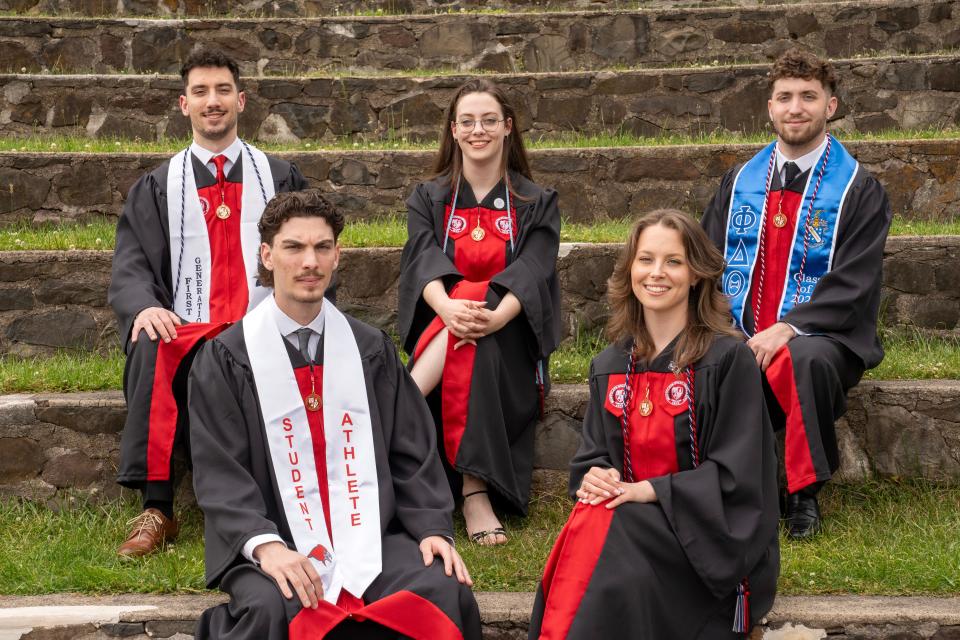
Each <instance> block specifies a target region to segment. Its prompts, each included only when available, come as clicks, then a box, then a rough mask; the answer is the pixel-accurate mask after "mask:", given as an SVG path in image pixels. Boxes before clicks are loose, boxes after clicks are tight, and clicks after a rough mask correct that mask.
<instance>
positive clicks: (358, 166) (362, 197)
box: [0, 137, 960, 224]
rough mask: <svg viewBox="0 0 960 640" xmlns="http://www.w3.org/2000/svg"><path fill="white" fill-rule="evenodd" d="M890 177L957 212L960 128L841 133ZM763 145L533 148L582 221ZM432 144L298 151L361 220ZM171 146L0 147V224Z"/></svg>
mask: <svg viewBox="0 0 960 640" xmlns="http://www.w3.org/2000/svg"><path fill="white" fill-rule="evenodd" d="M845 144H846V146H847V147H848V148H849V149H850V151H851V152H852V153H853V154H854V155H855V156H856V157H857V159H858V160H859V161H860V162H861V163H862V164H863V165H864V167H865V168H867V169H868V170H869V171H870V172H871V173H873V175H874V176H876V177H877V179H878V180H880V182H881V183H882V184H883V185H884V187H885V188H886V190H887V194H888V196H889V197H890V202H891V205H892V207H893V211H894V214H895V215H897V216H900V217H902V218H905V219H910V220H938V221H951V220H957V219H958V218H960V137H958V138H951V139H939V140H890V141H859V142H858V141H851V142H847V143H845ZM761 146H762V145H759V144H746V145H736V144H722V145H721V144H704V145H690V146H659V147H656V146H647V147H619V148H580V149H578V148H566V149H540V150H534V151H531V152H530V159H531V162H532V165H533V172H534V177H535V179H536V180H537V182H538V183H540V184H543V185H548V186H551V187H553V188H555V189H557V191H558V192H559V193H560V206H561V211H562V212H563V215H564V216H565V218H566V219H568V220H571V221H575V222H595V221H600V220H605V219H618V218H623V217H627V216H630V215H633V214H636V213H638V212H641V211H647V210H650V209H653V208H657V207H663V206H671V207H678V208H680V209H683V210H685V211H689V212H691V213H695V214H697V215H699V214H700V212H702V211H703V209H704V208H705V207H706V205H707V202H709V200H710V198H711V197H712V196H713V193H714V191H715V190H716V188H717V187H718V186H719V184H720V178H721V176H722V175H723V173H724V172H725V171H726V170H727V169H729V168H730V167H732V166H733V165H734V164H736V163H738V162H743V161H745V160H747V159H748V158H749V157H751V156H752V155H753V154H754V153H756V152H757V150H758V149H760V148H761ZM434 153H435V152H434V151H363V150H355V151H354V150H351V151H325V152H323V151H314V152H302V151H297V152H285V153H279V154H277V155H279V156H281V157H283V158H286V159H288V160H291V161H293V162H295V163H296V164H297V166H299V168H300V170H301V171H302V172H303V173H304V175H306V177H307V178H308V179H309V181H310V183H311V185H313V186H316V187H319V188H321V189H323V190H324V191H325V192H327V193H328V194H329V197H330V198H331V199H332V200H333V201H335V202H336V203H337V204H338V205H339V206H340V207H341V208H342V209H343V210H344V211H346V212H347V213H348V215H350V217H352V218H354V219H359V218H369V217H376V216H383V215H391V214H394V215H395V214H401V215H403V214H405V212H406V209H405V207H404V201H405V200H406V198H407V196H408V195H409V194H410V192H411V190H412V189H413V186H414V185H415V184H416V183H417V182H418V181H420V180H422V179H423V178H424V177H425V175H426V173H427V170H428V168H429V166H430V163H431V162H432V159H433V155H434ZM170 155H171V154H169V153H166V154H147V153H142V154H130V153H96V154H91V153H62V152H50V153H19V152H4V153H0V184H2V185H5V187H6V188H4V189H3V190H0V224H2V223H15V222H31V221H32V222H41V221H56V222H75V221H86V220H90V219H94V218H100V217H115V216H117V215H119V214H120V211H121V210H122V207H123V202H124V200H125V199H126V196H127V191H128V190H129V188H130V186H131V185H132V184H133V183H134V181H136V180H137V179H138V178H139V177H140V176H141V175H143V174H144V173H146V172H147V171H149V170H150V169H152V168H153V167H155V166H157V165H159V164H160V163H161V162H163V161H164V160H166V159H168V158H169V157H170Z"/></svg>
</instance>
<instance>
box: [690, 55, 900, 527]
mask: <svg viewBox="0 0 960 640" xmlns="http://www.w3.org/2000/svg"><path fill="white" fill-rule="evenodd" d="M767 78H768V83H769V87H770V98H769V100H768V102H767V107H768V111H769V115H770V120H771V122H772V124H773V128H774V129H775V131H776V133H777V139H776V141H774V142H772V143H770V144H769V145H767V147H765V148H764V149H763V150H762V151H760V153H758V154H757V155H756V156H754V157H753V158H752V159H750V160H749V161H747V162H746V163H744V164H742V165H738V166H736V167H734V168H733V169H731V170H730V171H728V172H727V174H726V175H725V176H724V177H723V181H722V182H721V183H720V189H719V190H718V191H717V193H716V195H715V196H714V198H713V200H712V201H711V202H710V204H709V205H708V206H707V209H706V211H705V212H704V215H703V221H702V223H703V227H704V229H705V230H706V231H707V234H708V235H709V236H710V238H711V239H712V240H713V241H714V243H715V244H716V245H717V247H718V248H719V249H720V250H721V251H723V252H724V258H725V260H726V267H725V270H724V275H723V285H722V286H723V290H724V293H725V294H727V296H728V297H729V298H730V303H731V308H732V312H733V319H734V322H735V323H736V325H737V326H738V327H739V328H740V329H741V330H742V331H743V332H744V334H746V336H747V337H748V340H747V345H748V346H749V347H750V348H751V350H753V352H754V355H755V356H756V359H757V365H758V366H759V367H760V368H761V370H763V372H764V378H765V386H766V391H767V406H768V408H769V410H770V412H771V417H772V418H773V423H774V425H775V426H777V427H779V428H783V429H785V448H784V466H785V468H786V477H787V504H786V510H785V518H786V520H787V527H788V533H789V535H790V536H791V537H793V538H805V537H808V536H811V535H815V534H816V533H817V531H819V528H820V509H819V505H818V503H817V492H818V491H819V489H820V488H821V487H822V486H823V484H824V483H825V482H826V481H827V480H828V479H829V478H830V477H831V475H832V474H833V472H835V471H836V469H837V467H838V466H839V452H838V449H837V439H836V434H835V432H834V422H835V421H836V420H837V419H838V418H839V417H840V416H842V415H843V413H844V411H845V410H846V392H847V390H848V389H850V388H851V387H852V386H854V385H855V384H857V382H859V380H860V377H861V376H862V375H863V372H864V371H865V370H866V369H870V368H872V367H875V366H877V365H878V364H879V363H880V361H881V360H882V359H883V348H882V347H881V345H880V341H879V340H878V338H877V314H878V312H879V308H880V285H881V273H882V267H883V248H884V244H885V242H886V238H887V231H888V229H889V227H890V220H891V217H892V213H891V210H890V203H889V202H888V200H887V195H886V193H885V192H884V190H883V187H882V186H881V185H880V183H879V182H877V180H876V179H875V178H874V177H873V176H871V175H870V174H869V173H867V171H866V170H864V168H863V167H862V166H861V165H860V164H859V163H858V162H857V161H856V159H854V158H853V156H851V155H850V153H849V152H848V151H847V150H846V149H845V148H844V147H843V145H842V144H840V142H839V141H837V139H836V138H834V137H833V136H831V135H829V134H828V133H827V120H829V119H830V118H831V117H832V116H833V114H834V113H835V112H836V109H837V97H836V86H837V77H836V74H835V72H834V69H833V66H832V65H831V64H830V63H829V62H827V61H824V60H820V59H819V58H817V57H816V56H814V55H812V54H810V53H806V52H802V51H799V50H791V51H788V52H786V53H784V54H783V55H782V56H781V57H780V58H779V59H778V60H777V61H776V62H775V63H774V64H773V67H772V69H771V71H770V73H769V74H768V76H767Z"/></svg>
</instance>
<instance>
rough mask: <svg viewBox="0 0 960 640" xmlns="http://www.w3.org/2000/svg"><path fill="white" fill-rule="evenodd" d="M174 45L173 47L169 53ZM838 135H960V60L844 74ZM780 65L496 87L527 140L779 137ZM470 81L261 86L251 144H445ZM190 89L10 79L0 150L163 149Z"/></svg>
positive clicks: (505, 81)
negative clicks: (41, 143)
mask: <svg viewBox="0 0 960 640" xmlns="http://www.w3.org/2000/svg"><path fill="white" fill-rule="evenodd" d="M164 44H166V43H164ZM836 66H837V69H838V73H839V74H840V77H841V78H842V79H843V82H842V83H841V86H840V88H839V89H838V95H839V98H840V107H839V110H838V111H837V114H836V116H835V118H834V122H833V126H834V127H836V128H838V129H842V130H846V131H878V130H885V129H896V128H899V129H910V128H918V127H949V126H954V125H957V124H960V99H958V97H960V56H957V55H953V56H924V57H920V56H917V57H908V58H889V59H888V58H864V59H860V60H847V61H838V62H837V64H836ZM767 70H768V66H767V65H742V66H731V67H718V68H700V69H683V68H679V69H677V68H672V69H664V70H640V71H623V72H612V71H592V72H576V73H564V74H512V75H504V76H491V77H492V78H493V79H494V80H496V81H497V82H498V83H500V84H501V85H502V86H503V87H504V89H505V90H506V91H507V93H508V94H509V96H510V100H511V101H512V102H513V103H514V105H515V106H516V108H517V111H518V113H519V114H520V116H519V117H520V127H521V128H522V129H523V130H524V131H528V135H529V136H532V137H533V138H538V137H541V136H544V135H557V134H560V133H569V132H572V131H575V132H580V133H583V134H587V135H593V134H598V133H611V132H617V131H625V132H629V133H631V134H636V135H658V134H663V133H685V134H697V133H702V132H709V131H715V130H724V131H760V130H764V129H766V127H767V121H768V115H767V107H766V97H767V89H766V80H765V75H766V73H767ZM466 78H467V76H435V77H432V78H429V79H422V78H414V77H384V78H360V77H343V78H252V79H250V80H247V81H246V82H245V87H246V89H247V91H248V96H247V97H248V99H247V106H246V110H245V111H244V114H243V116H242V118H241V121H240V135H241V136H244V137H246V138H249V139H251V140H252V139H259V140H270V141H280V142H290V141H297V140H303V139H318V140H333V139H337V138H340V137H343V136H357V137H360V138H366V139H381V138H382V139H389V138H390V137H391V136H397V135H400V136H405V137H407V138H409V139H414V140H432V139H435V138H436V136H437V132H438V131H439V129H440V127H439V123H440V120H441V119H442V109H443V108H444V107H445V106H446V104H447V102H448V101H449V99H450V97H451V96H452V95H453V93H454V92H455V90H456V88H457V87H458V86H459V85H460V84H461V83H462V82H463V81H464V80H465V79H466ZM181 89H182V87H181V83H180V80H179V78H174V77H170V76H43V75H39V76H38V75H7V76H0V136H34V135H38V134H40V133H62V134H70V135H80V136H84V135H88V136H91V137H120V138H130V139H133V138H139V139H142V140H155V139H158V138H162V137H164V136H166V137H171V138H184V137H186V135H187V133H188V130H189V125H188V121H187V120H186V119H185V118H184V117H183V116H182V115H181V114H180V111H179V108H178V107H177V98H178V96H179V94H180V92H181Z"/></svg>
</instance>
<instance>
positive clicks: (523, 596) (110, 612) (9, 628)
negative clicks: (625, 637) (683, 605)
mask: <svg viewBox="0 0 960 640" xmlns="http://www.w3.org/2000/svg"><path fill="white" fill-rule="evenodd" d="M476 597H477V602H478V603H479V605H480V615H481V619H482V621H483V637H484V638H485V640H525V639H526V637H527V628H528V626H529V623H530V611H531V609H532V608H533V594H532V593H505V592H477V593H476ZM224 601H225V597H224V596H223V595H222V594H219V593H203V594H191V595H144V594H123V595H113V596H82V595H75V594H53V595H48V596H22V597H11V596H4V597H2V598H0V638H2V639H3V640H19V638H21V637H23V638H25V639H26V638H29V639H30V640H63V639H65V638H79V637H82V638H96V639H97V640H108V639H109V638H117V637H122V638H129V639H130V640H148V639H149V638H175V639H176V640H190V639H192V638H193V630H194V625H195V624H196V620H197V618H199V617H200V613H201V612H202V611H203V610H204V609H206V608H207V607H210V606H213V605H215V604H219V603H221V602H224ZM58 623H59V624H60V625H61V626H60V627H59V628H56V627H55V625H57V624H58ZM31 629H32V632H31V631H29V630H31ZM828 633H829V636H830V637H831V638H837V639H838V640H842V639H851V640H852V639H853V638H870V639H871V640H903V639H904V638H911V639H914V638H915V639H917V640H920V639H929V640H952V639H953V638H956V637H957V634H958V633H960V598H957V597H952V598H935V597H923V596H921V597H904V596H898V597H889V596H888V597H883V596H851V595H839V596H780V597H778V598H777V601H776V603H775V604H774V607H773V610H771V611H770V613H769V614H768V615H767V619H766V622H765V624H763V625H762V626H761V627H759V628H758V629H756V630H754V632H753V633H752V634H751V635H750V638H751V639H752V640H760V639H761V638H762V639H765V640H778V639H779V640H787V639H790V640H816V639H819V638H824V637H826V636H827V634H828ZM27 634H28V635H27Z"/></svg>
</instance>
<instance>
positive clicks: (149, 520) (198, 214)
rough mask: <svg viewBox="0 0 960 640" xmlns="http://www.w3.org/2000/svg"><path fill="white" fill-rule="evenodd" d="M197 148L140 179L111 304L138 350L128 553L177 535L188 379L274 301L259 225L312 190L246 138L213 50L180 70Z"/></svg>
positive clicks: (126, 456) (128, 432)
mask: <svg viewBox="0 0 960 640" xmlns="http://www.w3.org/2000/svg"><path fill="white" fill-rule="evenodd" d="M181 77H182V79H183V95H181V96H180V109H181V111H182V113H183V115H184V116H187V117H189V118H190V124H191V127H192V130H193V143H192V144H191V145H190V147H189V148H188V149H185V150H183V151H181V152H180V153H178V154H177V155H175V156H174V157H173V158H172V159H170V160H168V161H166V162H164V163H163V164H161V165H160V166H158V167H157V168H155V169H153V170H152V171H150V172H149V173H147V174H146V175H144V176H143V177H141V178H140V179H139V180H138V181H137V182H136V183H135V184H134V185H133V187H132V188H131V189H130V193H129V195H128V196H127V200H126V203H125V205H124V210H123V215H121V216H120V220H119V222H118V224H117V241H116V251H115V253H114V259H113V274H112V277H111V282H110V291H109V300H110V304H111V305H112V306H113V308H114V311H115V312H116V314H117V320H118V324H119V332H120V336H121V337H122V339H123V342H124V348H125V351H126V353H127V366H126V371H125V373H124V391H125V395H126V399H127V411H128V412H127V419H126V423H125V425H124V428H123V435H122V439H121V448H120V450H121V452H120V469H119V471H118V474H117V480H118V482H119V483H120V484H122V485H124V486H127V487H130V488H134V489H139V490H140V491H142V493H143V507H144V511H143V513H142V514H141V515H140V516H138V517H137V518H135V519H134V520H132V521H131V523H130V524H131V525H132V527H131V530H130V534H129V536H128V538H127V540H126V541H125V542H124V543H123V544H122V545H121V546H120V548H119V549H118V553H119V554H120V555H121V556H125V557H130V556H140V555H144V554H147V553H150V552H151V551H153V550H155V549H157V548H158V547H159V546H161V545H162V544H163V543H164V542H165V541H168V540H171V539H173V538H175V537H176V535H177V530H178V526H177V522H176V518H175V516H174V512H173V499H174V486H175V484H174V479H173V464H172V461H173V455H172V453H173V449H174V445H175V443H177V444H178V445H179V443H185V441H186V437H185V436H184V431H185V429H186V427H187V425H186V420H185V418H186V415H185V414H186V406H185V403H186V374H187V371H188V369H189V366H190V360H191V359H192V356H193V353H194V351H195V346H196V344H197V342H198V341H199V340H201V339H202V338H206V337H211V336H212V335H215V334H216V333H217V332H218V331H220V330H222V329H223V327H224V326H226V325H225V324H224V323H229V322H235V321H237V320H239V319H240V318H241V317H242V316H243V314H244V313H246V312H247V310H248V309H252V308H253V307H254V306H255V305H256V303H257V302H259V301H260V300H262V299H263V298H264V297H265V295H266V289H265V288H264V287H261V286H259V285H258V283H257V281H256V271H257V252H258V249H259V246H260V236H259V233H258V231H257V221H258V220H259V219H260V214H261V212H262V211H263V207H264V206H265V205H266V203H267V202H268V201H269V200H270V198H272V197H273V195H274V193H278V192H282V191H292V190H299V189H304V188H306V186H307V183H306V180H305V179H304V177H303V176H302V175H301V174H300V172H299V171H298V170H297V167H296V166H294V165H293V164H291V163H289V162H287V161H285V160H280V159H278V158H273V157H268V156H266V155H265V154H263V153H262V152H261V151H259V150H258V149H256V148H254V147H253V146H252V145H250V144H249V143H247V142H244V141H243V140H241V139H240V138H238V137H237V119H238V116H239V114H240V113H241V112H242V111H243V109H244V105H245V102H246V96H245V94H244V92H243V91H241V90H240V73H239V68H238V67H237V64H236V62H234V61H233V60H232V59H230V58H229V57H227V56H225V55H224V54H222V53H220V52H218V51H214V50H200V51H197V52H195V53H193V54H191V55H190V56H189V57H188V58H187V60H186V61H185V62H184V64H183V67H182V69H181Z"/></svg>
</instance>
